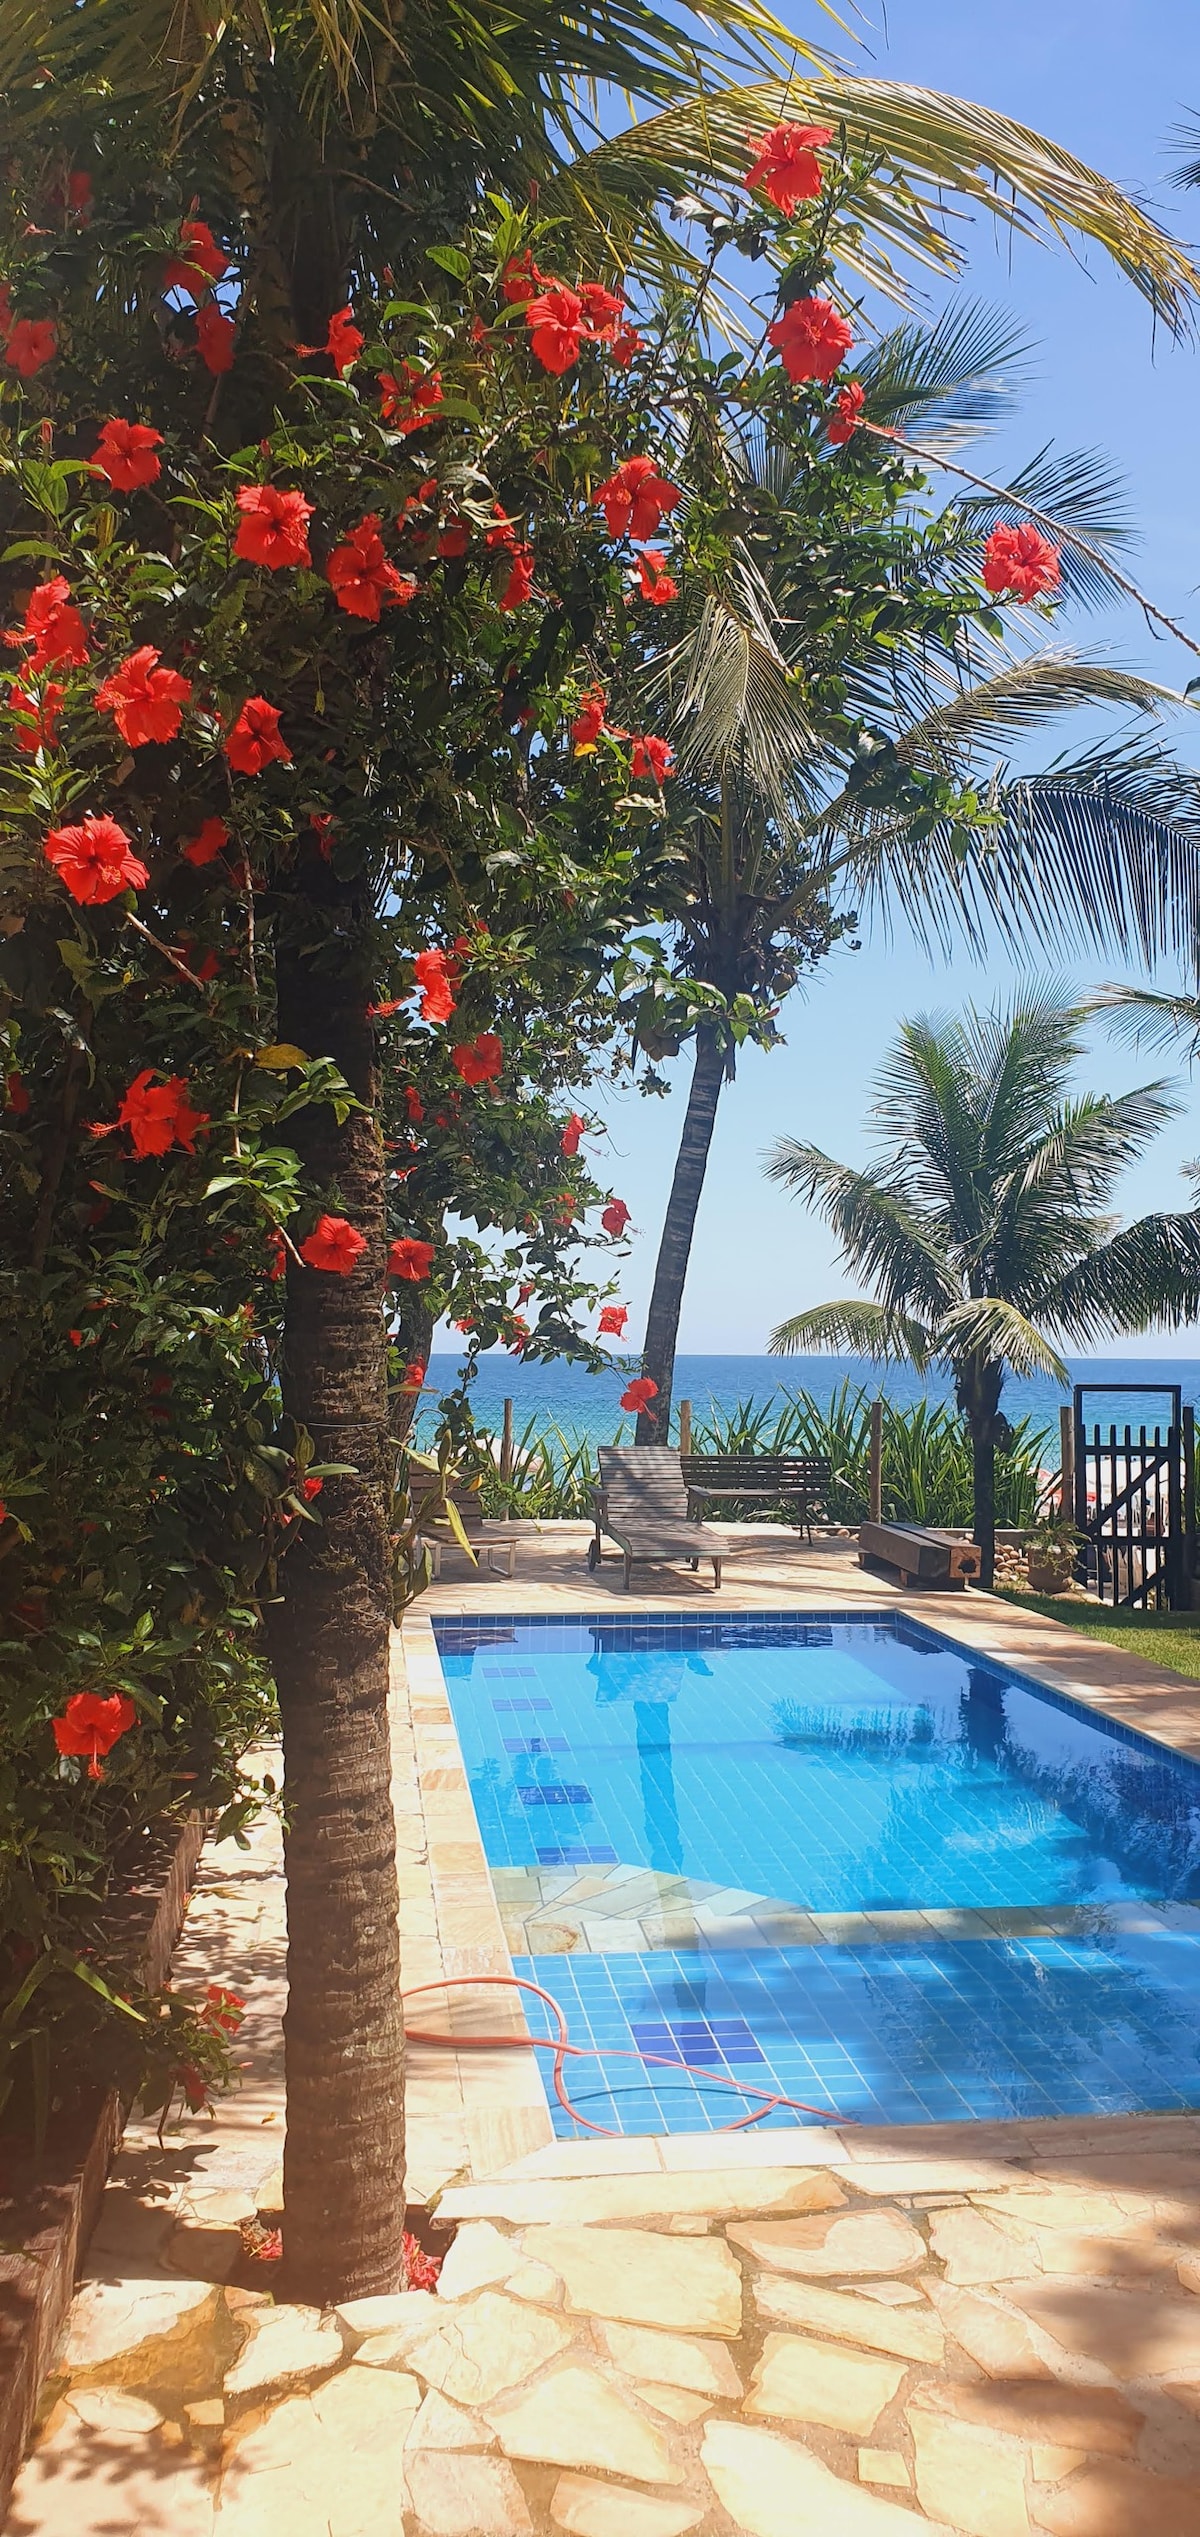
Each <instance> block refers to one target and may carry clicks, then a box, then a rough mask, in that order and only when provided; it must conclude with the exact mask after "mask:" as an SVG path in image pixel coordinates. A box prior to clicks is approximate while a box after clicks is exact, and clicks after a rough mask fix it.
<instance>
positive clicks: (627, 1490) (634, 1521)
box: [588, 1445, 729, 1588]
mask: <svg viewBox="0 0 1200 2537" xmlns="http://www.w3.org/2000/svg"><path fill="white" fill-rule="evenodd" d="M598 1459H599V1463H600V1486H599V1488H598V1489H596V1490H594V1491H593V1494H592V1504H593V1510H594V1515H595V1532H594V1533H593V1536H592V1539H591V1541H590V1542H589V1544H588V1566H589V1568H598V1567H599V1565H600V1562H601V1559H602V1558H603V1556H604V1553H603V1550H602V1548H601V1542H602V1540H603V1538H604V1537H605V1536H607V1538H608V1539H609V1540H610V1541H614V1542H616V1543H617V1545H618V1547H619V1549H620V1550H621V1552H622V1555H623V1557H624V1561H625V1585H626V1588H628V1585H629V1580H630V1575H631V1572H632V1569H633V1563H634V1561H635V1560H646V1561H659V1562H664V1563H665V1562H667V1561H670V1560H676V1559H686V1561H687V1563H688V1566H689V1567H690V1568H698V1567H699V1565H700V1562H701V1560H702V1559H711V1561H712V1564H713V1582H714V1584H715V1585H716V1586H719V1585H720V1583H721V1563H722V1561H723V1559H724V1558H725V1556H726V1553H727V1551H728V1548H729V1544H728V1542H727V1540H726V1537H725V1535H724V1533H719V1532H717V1531H716V1529H715V1527H714V1526H713V1525H711V1524H700V1523H697V1522H695V1521H694V1520H692V1519H691V1518H690V1517H689V1513H688V1493H687V1487H686V1484H685V1482H684V1477H683V1470H682V1466H681V1463H680V1459H679V1455H678V1453H676V1452H675V1451H674V1450H673V1448H672V1447H671V1446H669V1445H601V1447H600V1451H599V1457H598Z"/></svg>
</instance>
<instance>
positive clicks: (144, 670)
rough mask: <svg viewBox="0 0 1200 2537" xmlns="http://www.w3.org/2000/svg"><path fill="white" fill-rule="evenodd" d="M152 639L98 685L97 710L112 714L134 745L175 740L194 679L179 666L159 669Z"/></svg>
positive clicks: (132, 747)
mask: <svg viewBox="0 0 1200 2537" xmlns="http://www.w3.org/2000/svg"><path fill="white" fill-rule="evenodd" d="M158 658H159V655H158V653H157V652H156V651H155V649H154V646H153V644H152V643H143V644H142V645H141V647H140V649H139V650H138V651H136V652H131V653H130V655H129V658H128V660H127V661H122V663H121V666H120V668H119V669H117V670H114V671H113V674H112V677H111V678H106V679H105V680H104V683H103V685H102V686H100V687H98V688H97V689H96V711H97V713H102V714H111V715H112V718H113V721H114V722H115V724H116V726H117V729H118V731H119V732H120V734H121V738H122V739H123V740H127V741H128V742H129V746H130V748H131V749H144V748H145V747H146V745H147V743H148V742H149V741H151V740H173V739H174V738H175V734H176V732H177V731H178V729H179V726H180V723H181V722H182V720H183V708H184V706H185V705H186V704H187V702H188V699H189V697H190V696H191V692H192V682H191V680H190V679H189V678H184V677H182V676H181V674H180V672H179V671H178V670H177V669H159V668H158V667H157V662H158Z"/></svg>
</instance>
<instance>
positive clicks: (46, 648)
mask: <svg viewBox="0 0 1200 2537" xmlns="http://www.w3.org/2000/svg"><path fill="white" fill-rule="evenodd" d="M70 599H71V586H70V583H69V582H66V581H64V580H63V578H62V575H61V573H57V574H56V575H55V577H54V579H53V581H41V582H39V583H38V586H37V589H36V590H33V591H31V592H30V594H29V601H28V604H27V606H26V609H25V623H24V625H23V626H22V628H21V630H20V633H19V634H14V633H7V634H6V635H5V637H4V640H5V642H6V643H11V644H13V645H20V644H22V643H31V644H32V645H33V650H32V651H31V653H30V655H29V660H28V663H27V667H28V668H29V669H31V670H37V669H49V668H50V667H51V665H52V664H53V665H54V666H57V665H58V664H59V663H60V662H61V663H62V664H63V665H64V666H65V667H67V668H76V669H82V667H83V665H84V663H85V661H87V660H88V659H89V657H90V655H89V652H88V639H87V629H86V627H85V625H84V622H83V619H82V617H81V616H80V613H79V610H78V608H75V607H72V606H71V605H70Z"/></svg>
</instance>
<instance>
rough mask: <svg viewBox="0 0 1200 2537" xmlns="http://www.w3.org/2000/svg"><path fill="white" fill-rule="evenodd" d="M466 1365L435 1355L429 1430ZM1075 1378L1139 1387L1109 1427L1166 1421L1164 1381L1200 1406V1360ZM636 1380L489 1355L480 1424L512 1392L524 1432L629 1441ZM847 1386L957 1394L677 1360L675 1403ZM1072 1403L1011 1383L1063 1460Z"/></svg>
mask: <svg viewBox="0 0 1200 2537" xmlns="http://www.w3.org/2000/svg"><path fill="white" fill-rule="evenodd" d="M460 1363H461V1359H460V1358H458V1357H456V1356H450V1355H435V1356H433V1357H431V1358H430V1361H429V1384H430V1390H429V1391H427V1393H426V1395H425V1400H424V1402H423V1404H422V1425H423V1427H424V1429H425V1432H426V1433H427V1432H428V1426H429V1423H430V1419H431V1413H432V1412H433V1409H434V1404H435V1401H436V1396H437V1394H438V1393H440V1392H444V1391H448V1390H449V1389H450V1387H451V1385H452V1384H453V1383H454V1381H455V1380H456V1378H457V1373H458V1368H459V1365H460ZM627 1363H632V1360H628V1361H627ZM635 1370H636V1368H635ZM1071 1374H1072V1378H1073V1380H1075V1381H1076V1382H1088V1383H1092V1382H1100V1383H1106V1384H1110V1383H1135V1384H1137V1386H1138V1387H1139V1388H1138V1393H1137V1396H1136V1397H1135V1396H1133V1395H1130V1396H1128V1397H1114V1398H1112V1399H1111V1400H1108V1399H1103V1398H1099V1399H1094V1400H1093V1401H1091V1402H1089V1404H1088V1417H1089V1421H1091V1420H1092V1419H1094V1418H1099V1419H1100V1420H1102V1421H1103V1422H1104V1424H1105V1425H1107V1424H1108V1421H1109V1420H1110V1419H1113V1420H1115V1421H1116V1422H1117V1424H1118V1425H1119V1426H1124V1425H1125V1422H1126V1421H1127V1420H1128V1421H1129V1423H1130V1424H1131V1425H1132V1426H1134V1427H1135V1428H1136V1427H1137V1426H1139V1425H1140V1424H1141V1423H1142V1421H1143V1420H1144V1421H1145V1422H1146V1424H1147V1425H1148V1426H1151V1425H1153V1423H1154V1421H1155V1419H1156V1418H1158V1419H1160V1420H1162V1421H1163V1422H1164V1423H1165V1419H1166V1414H1167V1404H1166V1402H1165V1401H1164V1400H1163V1398H1162V1395H1161V1392H1160V1393H1156V1392H1155V1391H1154V1389H1153V1386H1154V1385H1155V1384H1156V1383H1157V1384H1163V1383H1179V1384H1181V1385H1182V1387H1183V1397H1184V1400H1185V1402H1191V1403H1192V1404H1193V1405H1196V1404H1197V1403H1200V1359H1198V1358H1194V1357H1182V1358H1162V1359H1149V1358H1140V1359H1139V1358H1122V1357H1112V1358H1105V1359H1099V1360H1093V1361H1092V1362H1090V1363H1086V1362H1084V1361H1082V1360H1080V1361H1078V1362H1072V1363H1071ZM628 1379H629V1378H628V1373H627V1371H626V1370H625V1366H623V1365H621V1364H619V1363H614V1365H613V1367H612V1370H611V1372H606V1373H604V1374H598V1375H594V1374H588V1373H586V1372H585V1371H584V1369H583V1368H582V1367H580V1366H575V1365H566V1364H557V1365H521V1364H520V1363H519V1362H518V1361H517V1360H516V1359H515V1358H513V1357H510V1356H506V1355H502V1354H496V1355H493V1356H486V1357H481V1358H480V1361H479V1371H478V1374H477V1376H476V1379H475V1384H474V1387H473V1394H472V1397H473V1403H474V1410H475V1418H476V1422H477V1424H478V1425H479V1426H480V1427H488V1428H493V1429H498V1428H499V1426H500V1423H501V1419H502V1417H503V1404H504V1399H505V1395H506V1394H507V1395H508V1397H509V1398H510V1399H511V1400H512V1402H513V1415H514V1419H515V1422H516V1427H517V1432H518V1434H520V1431H521V1429H522V1427H524V1426H525V1424H526V1422H527V1421H528V1420H530V1419H532V1420H534V1421H536V1423H537V1425H538V1426H539V1427H561V1428H562V1429H563V1431H564V1433H566V1434H568V1435H570V1436H587V1437H590V1438H591V1440H592V1441H593V1443H596V1444H606V1443H611V1442H612V1441H613V1439H614V1438H615V1437H616V1436H617V1434H618V1431H620V1430H622V1428H623V1431H624V1434H625V1436H626V1437H627V1438H628V1437H629V1436H631V1435H632V1433H633V1422H632V1420H631V1419H629V1418H623V1416H622V1411H621V1407H620V1396H621V1393H622V1391H623V1390H624V1388H625V1385H626V1382H627V1381H628ZM846 1380H849V1382H850V1383H851V1384H855V1385H857V1384H860V1383H861V1384H864V1385H866V1386H867V1388H868V1389H869V1390H870V1391H872V1392H875V1391H881V1392H883V1393H884V1394H885V1395H886V1396H887V1398H888V1399H889V1400H892V1401H895V1402H897V1403H899V1404H901V1405H904V1406H907V1405H908V1404H910V1403H912V1402H914V1401H918V1400H922V1399H929V1400H946V1401H948V1400H950V1399H951V1397H952V1394H951V1387H950V1385H949V1383H948V1382H947V1381H946V1380H945V1378H944V1377H942V1376H939V1375H937V1374H931V1375H929V1376H928V1377H923V1376H920V1375H917V1374H914V1373H913V1372H912V1371H911V1369H910V1368H909V1367H906V1366H890V1367H885V1368H880V1367H877V1366H872V1365H870V1364H868V1363H867V1361H866V1360H865V1359H864V1358H859V1357H787V1358H780V1357H736V1356H728V1357H718V1356H681V1357H679V1358H678V1359H677V1361H676V1369H675V1401H676V1405H678V1403H679V1402H680V1401H681V1400H690V1401H691V1403H692V1413H693V1417H694V1418H695V1419H700V1418H703V1417H705V1416H706V1415H707V1414H708V1411H709V1406H710V1404H711V1403H715V1404H716V1406H717V1407H718V1408H720V1409H732V1408H733V1407H734V1406H735V1405H736V1403H737V1402H738V1401H744V1400H749V1399H751V1398H753V1399H754V1400H755V1401H766V1400H771V1399H772V1398H775V1397H777V1398H778V1401H779V1405H780V1407H782V1406H783V1402H784V1400H785V1399H786V1396H787V1394H788V1393H789V1392H812V1393H814V1394H815V1396H816V1398H817V1400H818V1401H820V1402H822V1403H824V1402H826V1401H828V1400H829V1398H830V1396H831V1394H832V1393H834V1392H835V1391H836V1390H837V1389H838V1386H839V1385H840V1384H841V1383H842V1382H843V1381H846ZM1064 1398H1065V1395H1064V1394H1063V1393H1062V1392H1061V1391H1060V1389H1059V1387H1058V1386H1057V1384H1054V1383H1051V1382H1049V1381H1048V1380H1047V1379H1046V1378H1045V1377H1044V1376H1037V1377H1035V1378H1034V1379H1033V1380H1031V1381H1029V1382H1017V1381H1015V1380H1010V1381H1009V1382H1008V1383H1006V1385H1005V1387H1004V1399H1003V1407H1004V1410H1005V1412H1006V1414H1007V1416H1008V1417H1009V1418H1011V1419H1012V1420H1013V1421H1014V1422H1015V1421H1016V1420H1017V1419H1019V1418H1025V1417H1030V1418H1032V1419H1033V1420H1034V1423H1035V1425H1037V1426H1041V1427H1045V1428H1046V1429H1047V1431H1048V1433H1049V1435H1050V1438H1051V1441H1052V1444H1053V1445H1054V1448H1055V1454H1054V1459H1055V1461H1057V1445H1058V1412H1059V1405H1060V1402H1061V1401H1062V1400H1063V1399H1064ZM673 1432H674V1430H673Z"/></svg>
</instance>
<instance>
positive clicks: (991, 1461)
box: [971, 1418, 996, 1593]
mask: <svg viewBox="0 0 1200 2537" xmlns="http://www.w3.org/2000/svg"><path fill="white" fill-rule="evenodd" d="M971 1463H972V1474H973V1493H974V1500H975V1532H974V1539H975V1542H976V1544H977V1546H978V1549H979V1583H980V1585H981V1586H984V1587H986V1588H987V1589H988V1591H989V1593H990V1591H991V1588H992V1585H993V1583H994V1581H995V1575H996V1448H995V1446H994V1444H993V1443H992V1422H991V1419H990V1418H989V1419H988V1423H987V1429H986V1432H984V1433H978V1432H977V1431H976V1430H975V1429H974V1428H972V1431H971Z"/></svg>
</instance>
